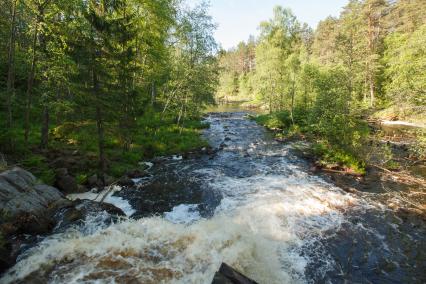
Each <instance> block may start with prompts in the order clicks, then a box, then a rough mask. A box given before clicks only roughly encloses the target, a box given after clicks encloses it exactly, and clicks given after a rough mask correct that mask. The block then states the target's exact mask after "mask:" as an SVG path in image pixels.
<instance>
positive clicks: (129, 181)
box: [117, 176, 135, 187]
mask: <svg viewBox="0 0 426 284" xmlns="http://www.w3.org/2000/svg"><path fill="white" fill-rule="evenodd" d="M117 184H118V185H121V186H127V187H130V186H134V185H135V183H134V182H133V180H132V179H131V178H129V177H127V176H124V177H122V178H121V179H120V180H119V181H118V183H117Z"/></svg>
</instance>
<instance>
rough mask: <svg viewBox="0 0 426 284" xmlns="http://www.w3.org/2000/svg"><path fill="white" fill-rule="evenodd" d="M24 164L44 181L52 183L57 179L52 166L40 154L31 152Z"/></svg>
mask: <svg viewBox="0 0 426 284" xmlns="http://www.w3.org/2000/svg"><path fill="white" fill-rule="evenodd" d="M21 163H22V166H23V167H24V168H25V169H27V170H29V171H30V172H32V173H33V174H34V175H35V176H37V177H38V178H39V179H40V180H41V181H42V182H44V183H46V184H49V185H52V184H53V182H54V181H55V172H54V170H53V169H52V168H50V166H49V164H48V161H47V160H46V158H45V157H44V156H42V155H39V154H31V155H30V156H28V157H27V158H25V159H24V160H23V161H22V162H21Z"/></svg>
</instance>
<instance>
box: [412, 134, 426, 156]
mask: <svg viewBox="0 0 426 284" xmlns="http://www.w3.org/2000/svg"><path fill="white" fill-rule="evenodd" d="M415 135H416V140H417V141H416V143H415V144H412V145H411V147H410V152H411V153H412V155H413V156H415V157H418V158H419V159H425V158H426V130H424V129H423V130H418V131H417V132H416V134H415Z"/></svg>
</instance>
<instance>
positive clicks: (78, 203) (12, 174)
mask: <svg viewBox="0 0 426 284" xmlns="http://www.w3.org/2000/svg"><path fill="white" fill-rule="evenodd" d="M65 193H68V192H61V191H60V190H59V189H57V188H55V187H51V186H48V185H46V184H40V183H38V182H37V179H36V177H35V176H34V175H32V174H31V173H30V172H28V171H26V170H23V169H21V168H18V167H15V168H13V169H10V170H7V171H4V172H2V173H0V208H1V212H0V214H1V215H0V238H1V239H0V273H1V272H3V271H5V270H6V269H7V268H9V267H11V266H13V265H14V264H15V262H16V258H17V256H19V255H20V254H21V253H22V252H24V251H25V250H26V249H28V248H29V247H31V246H32V245H33V244H35V243H37V242H39V241H40V240H41V239H42V238H43V237H44V236H47V235H50V234H52V233H54V232H59V231H63V230H65V229H66V228H68V227H69V226H72V225H76V224H78V223H79V222H82V221H83V220H84V219H85V218H86V217H87V216H88V215H90V214H99V213H101V212H104V211H106V212H108V213H109V214H110V216H111V218H116V217H118V216H123V215H124V213H123V212H122V211H121V210H120V209H118V208H116V207H115V206H113V205H111V204H106V203H99V202H93V201H89V200H75V201H71V200H68V199H67V198H66V196H65Z"/></svg>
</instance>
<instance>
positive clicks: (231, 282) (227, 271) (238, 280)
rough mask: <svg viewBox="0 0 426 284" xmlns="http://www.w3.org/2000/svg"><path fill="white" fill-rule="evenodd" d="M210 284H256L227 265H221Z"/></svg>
mask: <svg viewBox="0 0 426 284" xmlns="http://www.w3.org/2000/svg"><path fill="white" fill-rule="evenodd" d="M212 284H258V283H257V282H255V281H254V280H251V279H250V278H247V277H246V276H244V275H243V274H241V273H240V272H238V271H236V270H235V269H233V268H232V267H230V266H229V265H227V264H225V263H222V265H221V266H220V269H219V271H218V272H216V274H215V275H214V278H213V282H212Z"/></svg>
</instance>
